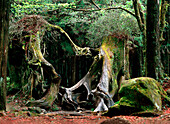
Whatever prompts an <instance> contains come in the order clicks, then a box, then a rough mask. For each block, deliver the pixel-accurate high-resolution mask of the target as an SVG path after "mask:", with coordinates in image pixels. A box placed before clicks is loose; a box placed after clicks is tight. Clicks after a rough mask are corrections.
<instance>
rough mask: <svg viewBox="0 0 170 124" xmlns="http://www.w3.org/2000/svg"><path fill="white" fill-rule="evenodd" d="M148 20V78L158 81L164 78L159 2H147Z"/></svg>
mask: <svg viewBox="0 0 170 124" xmlns="http://www.w3.org/2000/svg"><path fill="white" fill-rule="evenodd" d="M146 17H147V20H146V27H147V29H146V34H147V37H146V38H147V46H146V62H147V76H148V77H152V78H155V79H158V78H160V77H162V76H161V75H162V69H161V59H160V44H159V0H148V1H147V16H146Z"/></svg>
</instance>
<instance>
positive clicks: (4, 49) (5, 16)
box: [0, 0, 10, 110]
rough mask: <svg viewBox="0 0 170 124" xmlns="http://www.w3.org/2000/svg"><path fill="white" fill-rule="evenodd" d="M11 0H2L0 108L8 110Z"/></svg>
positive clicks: (0, 4)
mask: <svg viewBox="0 0 170 124" xmlns="http://www.w3.org/2000/svg"><path fill="white" fill-rule="evenodd" d="M9 9H10V0H0V110H6V76H7V56H8V27H9Z"/></svg>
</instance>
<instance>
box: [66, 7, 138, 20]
mask: <svg viewBox="0 0 170 124" xmlns="http://www.w3.org/2000/svg"><path fill="white" fill-rule="evenodd" d="M68 9H72V10H74V11H83V12H88V11H91V12H93V11H101V10H114V9H120V10H123V11H125V12H127V13H129V14H130V15H132V16H134V17H135V18H136V15H135V14H134V13H133V12H131V11H129V10H127V9H125V8H122V7H109V8H103V9H73V8H68Z"/></svg>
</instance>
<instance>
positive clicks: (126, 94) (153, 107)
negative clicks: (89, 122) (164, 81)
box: [104, 77, 167, 116]
mask: <svg viewBox="0 0 170 124" xmlns="http://www.w3.org/2000/svg"><path fill="white" fill-rule="evenodd" d="M165 96H167V94H166V92H165V91H164V90H163V88H162V87H161V86H160V85H159V82H157V81H156V80H155V79H153V78H149V77H140V78H134V79H130V80H126V81H124V82H123V84H122V85H121V88H120V90H119V97H120V100H119V101H118V102H117V104H115V105H114V106H112V107H111V108H110V109H109V110H108V111H107V112H106V113H105V114H104V115H106V116H115V115H136V114H137V113H140V115H142V114H141V113H144V114H145V115H157V114H158V113H160V112H161V108H162V100H161V97H165ZM146 113H147V114H146Z"/></svg>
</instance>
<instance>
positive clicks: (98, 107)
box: [60, 36, 124, 112]
mask: <svg viewBox="0 0 170 124" xmlns="http://www.w3.org/2000/svg"><path fill="white" fill-rule="evenodd" d="M123 48H124V45H123V42H122V41H120V42H119V41H118V40H117V39H116V38H114V37H112V36H109V37H106V38H104V40H103V44H102V46H101V47H100V49H98V50H97V51H98V54H97V55H96V56H95V57H94V61H93V63H92V65H91V67H90V69H89V71H88V72H87V74H86V75H85V76H84V77H83V78H82V79H81V80H80V81H79V82H78V83H77V84H75V85H74V86H72V87H70V88H60V94H61V95H62V97H63V98H64V100H65V102H67V104H72V106H74V108H75V109H77V108H78V107H81V102H85V101H86V102H93V103H94V106H93V107H95V110H94V111H96V112H97V111H106V110H108V108H109V107H111V106H112V105H113V104H114V102H113V100H112V97H113V96H114V95H115V93H116V91H117V88H118V86H117V75H118V72H119V71H120V68H121V67H122V65H123V62H124V61H123V58H124V56H123V53H124V52H123ZM92 53H93V52H92ZM117 59H118V60H117ZM113 63H114V64H113ZM98 76H99V80H98V81H97V82H96V81H94V80H95V79H96V78H97V77H98ZM82 86H83V87H84V88H85V90H86V92H83V91H82V90H80V91H78V89H79V88H81V87H82ZM77 92H79V93H80V94H78V95H79V97H77V99H76V100H75V98H74V97H75V96H76V95H75V94H76V93H77ZM80 98H84V99H80ZM81 100H82V101H81Z"/></svg>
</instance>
